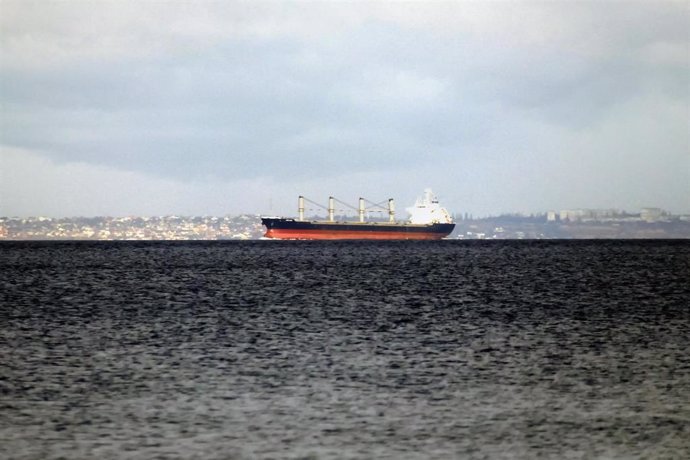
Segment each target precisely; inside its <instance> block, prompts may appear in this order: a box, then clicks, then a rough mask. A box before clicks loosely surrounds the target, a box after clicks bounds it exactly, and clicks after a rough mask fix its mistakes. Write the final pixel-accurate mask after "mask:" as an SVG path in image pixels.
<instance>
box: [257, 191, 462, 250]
mask: <svg viewBox="0 0 690 460" xmlns="http://www.w3.org/2000/svg"><path fill="white" fill-rule="evenodd" d="M305 201H309V202H310V203H314V202H312V201H311V200H307V198H305V197H304V196H300V197H299V199H298V210H297V213H298V217H297V219H294V218H284V217H262V218H261V223H262V224H263V225H265V226H266V234H265V237H266V238H272V239H291V240H440V239H442V238H445V237H446V236H448V235H449V234H450V233H451V232H452V231H453V229H454V228H455V224H454V223H453V220H452V218H451V216H450V214H448V211H446V209H445V208H443V207H441V205H440V204H439V202H438V199H437V198H436V196H434V194H433V193H432V191H431V189H426V190H425V191H424V195H423V196H422V197H421V198H418V199H417V201H416V202H415V204H414V206H412V207H409V208H407V209H406V211H407V212H408V213H409V214H410V218H409V220H408V221H406V222H397V221H396V220H395V203H394V201H393V199H392V198H391V199H389V200H388V203H387V208H386V210H387V212H388V221H383V222H372V221H366V220H365V214H366V213H367V211H370V210H371V208H383V206H381V204H380V203H379V204H375V203H371V202H369V201H368V200H365V199H364V198H360V199H359V207H358V208H354V207H352V206H349V205H347V204H345V203H342V202H340V200H336V199H335V198H334V197H329V199H328V207H327V208H326V209H327V210H328V220H311V221H310V220H305V219H304V210H305ZM336 201H338V202H340V203H342V204H345V205H346V206H348V207H350V208H353V209H357V211H358V214H359V219H358V220H357V221H340V222H339V221H336V220H335V202H336ZM366 203H369V204H370V205H371V206H370V208H369V209H368V208H367V207H366ZM314 204H317V203H314ZM317 206H318V204H317ZM324 208H325V207H324Z"/></svg>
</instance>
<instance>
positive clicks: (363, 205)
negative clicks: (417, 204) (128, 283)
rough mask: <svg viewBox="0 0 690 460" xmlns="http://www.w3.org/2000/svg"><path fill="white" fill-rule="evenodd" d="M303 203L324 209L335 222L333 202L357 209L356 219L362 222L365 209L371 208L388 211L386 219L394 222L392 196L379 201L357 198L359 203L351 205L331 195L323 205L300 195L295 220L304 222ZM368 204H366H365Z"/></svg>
mask: <svg viewBox="0 0 690 460" xmlns="http://www.w3.org/2000/svg"><path fill="white" fill-rule="evenodd" d="M305 203H310V204H312V205H314V206H316V207H317V208H319V209H324V210H325V211H326V212H327V213H328V222H335V211H336V209H335V204H336V203H339V204H341V205H343V206H345V207H346V208H349V209H351V210H353V211H357V216H358V221H359V222H360V223H364V222H365V219H364V216H365V214H366V212H367V211H372V210H378V211H387V212H388V221H389V222H391V223H393V222H395V201H394V200H393V198H389V199H388V200H384V201H381V202H379V203H374V202H373V201H369V200H367V199H366V198H362V197H360V198H359V203H358V206H357V207H355V206H352V205H350V204H348V203H345V202H344V201H341V200H339V199H337V198H335V197H333V196H329V197H328V205H327V206H323V205H322V204H320V203H317V202H316V201H312V200H310V199H309V198H307V197H305V196H303V195H300V196H299V198H298V199H297V220H298V221H300V222H304V220H305V219H304V211H305V209H306V207H305ZM367 205H368V206H367Z"/></svg>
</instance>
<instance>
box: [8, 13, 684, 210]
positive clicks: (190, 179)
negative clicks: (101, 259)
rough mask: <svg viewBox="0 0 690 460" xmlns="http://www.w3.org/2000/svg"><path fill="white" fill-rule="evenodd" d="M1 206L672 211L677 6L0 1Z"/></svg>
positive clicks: (680, 79) (679, 203)
mask: <svg viewBox="0 0 690 460" xmlns="http://www.w3.org/2000/svg"><path fill="white" fill-rule="evenodd" d="M0 27H1V29H0V34H1V35H0V40H1V53H2V54H1V59H0V104H1V109H2V113H1V117H2V118H1V119H0V144H1V145H0V149H1V150H0V216H3V215H4V216H31V215H34V216H35V215H46V216H93V215H113V216H119V215H167V214H182V215H204V214H205V215H226V214H237V213H245V212H247V213H264V214H284V215H294V214H295V212H296V209H295V208H296V201H297V196H298V195H299V194H303V195H306V196H307V197H309V198H311V199H313V200H315V201H320V202H326V200H327V197H328V196H329V195H331V194H333V195H334V196H336V197H337V198H340V199H342V200H343V201H346V202H355V201H356V199H357V198H358V197H359V196H364V197H366V198H369V199H370V200H372V201H381V200H384V199H387V198H389V197H393V198H396V199H397V201H398V206H399V207H400V208H402V207H404V206H405V205H409V204H411V202H412V201H413V200H414V198H415V196H417V195H420V194H421V192H422V190H423V189H424V188H425V187H432V188H433V189H434V191H435V192H437V194H438V195H439V197H440V198H441V201H442V203H443V204H444V205H446V207H447V208H449V210H450V211H451V212H455V213H465V212H469V213H472V214H474V215H487V214H498V213H503V212H540V211H547V210H550V209H554V210H560V209H569V208H618V209H627V210H630V211H637V210H639V208H641V207H649V206H657V207H663V208H666V209H668V210H671V211H673V212H678V213H690V130H689V126H690V3H688V2H687V1H679V2H668V3H664V2H658V1H654V2H618V1H616V2H613V1H611V2H591V3H590V2H565V1H563V2H560V1H555V2H545V1H542V2H535V3H531V2H506V3H503V2H476V3H474V2H405V3H399V2H363V1H355V2H295V3H282V2H281V3H273V2H270V3H269V2H267V3H261V2H259V3H257V2H237V3H234V2H209V3H202V2H196V1H195V2H191V1H190V2H183V1H180V2H170V1H166V2H131V3H128V2H124V1H113V2H100V1H99V2H96V1H93V2H86V1H80V2H76V1H74V2H71V1H65V2H45V1H40V2H33V3H32V2H28V1H21V2H14V1H6V0H1V1H0Z"/></svg>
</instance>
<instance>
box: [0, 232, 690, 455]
mask: <svg viewBox="0 0 690 460" xmlns="http://www.w3.org/2000/svg"><path fill="white" fill-rule="evenodd" d="M689 347H690V240H685V241H659V240H627V241H616V240H591V241H445V240H444V241H429V242H402V241H401V242H393V241H391V242H366V241H362V242H335V241H334V242H309V241H247V242H235V241H227V242H220V241H219V242H2V243H0V458H3V459H159V458H160V459H164V458H184V459H194V458H196V459H455V458H457V459H591V458H595V459H596V458H601V459H687V458H690V352H689Z"/></svg>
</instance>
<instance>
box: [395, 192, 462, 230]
mask: <svg viewBox="0 0 690 460" xmlns="http://www.w3.org/2000/svg"><path fill="white" fill-rule="evenodd" d="M405 210H406V211H407V212H409V213H410V223H412V224H436V223H440V224H451V223H453V219H452V218H451V217H450V214H448V211H446V208H444V207H442V206H441V205H440V204H438V198H436V196H435V195H434V194H433V192H432V191H431V189H430V188H428V189H426V190H424V195H423V196H422V197H421V198H417V201H416V202H415V204H414V206H412V207H409V208H406V209H405Z"/></svg>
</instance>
